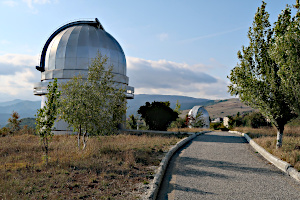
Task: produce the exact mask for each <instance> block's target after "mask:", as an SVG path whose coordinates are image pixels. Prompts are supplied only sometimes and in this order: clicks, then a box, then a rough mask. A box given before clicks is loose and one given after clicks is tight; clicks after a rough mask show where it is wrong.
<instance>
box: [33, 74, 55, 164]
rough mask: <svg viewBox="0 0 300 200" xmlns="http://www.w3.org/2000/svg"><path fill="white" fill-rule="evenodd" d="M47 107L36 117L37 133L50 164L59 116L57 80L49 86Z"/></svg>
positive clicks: (46, 160)
mask: <svg viewBox="0 0 300 200" xmlns="http://www.w3.org/2000/svg"><path fill="white" fill-rule="evenodd" d="M47 90H48V93H47V95H46V97H47V101H46V105H45V106H44V107H43V108H41V109H39V110H38V113H37V115H36V132H37V134H38V135H39V136H40V138H41V142H42V148H43V150H44V151H45V162H46V165H47V164H48V158H49V156H48V154H49V142H50V140H51V138H52V136H53V133H52V132H51V131H52V128H53V126H54V122H55V120H56V118H57V116H58V107H59V101H58V99H59V97H60V91H58V86H57V79H54V81H53V82H50V83H49V85H48V89H47Z"/></svg>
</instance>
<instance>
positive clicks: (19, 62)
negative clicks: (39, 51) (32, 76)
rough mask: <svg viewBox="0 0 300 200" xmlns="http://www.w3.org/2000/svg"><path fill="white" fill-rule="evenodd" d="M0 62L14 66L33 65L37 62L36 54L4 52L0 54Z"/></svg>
mask: <svg viewBox="0 0 300 200" xmlns="http://www.w3.org/2000/svg"><path fill="white" fill-rule="evenodd" d="M0 63H2V64H9V65H14V66H35V65H36V64H38V56H37V55H35V56H32V55H24V54H4V55H0Z"/></svg>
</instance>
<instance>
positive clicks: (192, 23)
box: [0, 0, 295, 102]
mask: <svg viewBox="0 0 300 200" xmlns="http://www.w3.org/2000/svg"><path fill="white" fill-rule="evenodd" d="M266 2H267V10H268V12H269V13H270V15H271V16H270V20H271V21H273V22H274V21H275V20H276V17H277V15H278V14H279V13H280V12H281V10H282V9H284V7H285V5H286V4H293V3H294V2H295V0H266ZM260 5H261V0H247V1H246V0H243V1H241V0H226V1H221V0H209V1H207V0H187V1H183V0H165V1H159V0H152V1H141V0H127V1H124V0H114V1H104V0H72V1H71V0H0V27H1V28H0V102H3V101H9V100H13V99H27V100H40V98H39V97H35V96H34V95H33V83H35V82H39V81H40V73H39V72H38V71H37V70H35V66H36V65H38V64H39V55H40V52H41V50H42V47H43V46H44V43H45V42H46V40H47V39H48V37H49V36H50V35H51V34H52V33H53V32H54V31H55V30H56V29H57V28H59V27H60V26H62V25H64V24H66V23H69V22H70V21H74V20H80V19H89V20H92V19H94V18H96V17H97V18H98V19H99V20H100V22H101V23H102V25H103V26H104V28H105V30H106V31H107V32H108V33H110V34H111V35H113V36H114V37H115V38H116V39H117V40H118V42H119V43H120V45H121V46H122V48H123V50H124V52H125V55H126V59H127V75H128V76H129V81H130V83H129V84H130V85H131V86H134V87H135V93H136V94H172V95H184V96H191V97H197V98H209V99H224V98H230V95H229V94H228V93H227V85H228V80H227V76H228V75H229V73H230V70H231V69H232V68H233V67H234V66H235V65H236V64H237V62H238V60H237V56H236V53H237V51H238V50H240V49H241V46H242V45H247V44H248V39H247V31H248V28H249V27H250V26H251V24H252V21H253V17H254V14H255V12H256V9H257V7H259V6H260Z"/></svg>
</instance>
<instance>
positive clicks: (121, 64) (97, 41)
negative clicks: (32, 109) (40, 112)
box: [33, 18, 134, 131]
mask: <svg viewBox="0 0 300 200" xmlns="http://www.w3.org/2000/svg"><path fill="white" fill-rule="evenodd" d="M98 52H99V53H100V54H101V55H102V56H107V58H108V60H107V63H106V66H105V68H106V69H107V68H108V67H109V66H111V65H113V71H112V72H113V74H114V82H115V83H116V86H117V87H123V88H125V89H126V91H127V92H126V98H127V99H133V98H134V88H133V87H131V86H128V82H129V79H128V77H127V76H126V58H125V54H124V52H123V50H122V47H121V46H120V44H119V43H118V42H117V40H116V39H115V38H114V37H113V36H111V35H110V34H109V33H107V32H106V31H105V30H104V28H103V26H102V25H101V23H100V22H99V20H98V19H97V18H96V19H95V21H74V22H71V23H68V24H66V25H64V26H62V27H60V28H59V29H57V30H56V31H55V32H54V33H52V35H51V36H50V37H49V39H48V40H47V41H46V43H45V45H44V47H43V50H42V54H41V58H40V65H39V66H37V67H36V69H37V70H39V71H40V72H41V82H38V83H35V84H34V89H33V93H34V95H38V96H42V103H41V106H42V107H43V106H44V105H45V101H46V96H45V95H46V94H47V86H48V84H49V82H51V81H53V79H54V78H57V82H58V83H62V82H67V81H69V80H70V79H72V78H73V77H74V76H76V75H79V74H81V75H82V76H83V78H87V74H88V67H89V65H90V64H91V60H92V59H94V58H95V57H96V56H97V55H98ZM91 92H92V91H91ZM55 130H56V131H66V130H68V124H67V123H65V122H63V121H59V122H56V123H55Z"/></svg>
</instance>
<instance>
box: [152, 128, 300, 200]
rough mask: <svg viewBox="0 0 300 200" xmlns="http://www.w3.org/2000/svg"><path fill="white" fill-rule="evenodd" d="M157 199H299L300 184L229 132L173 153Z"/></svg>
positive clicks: (208, 135)
mask: <svg viewBox="0 0 300 200" xmlns="http://www.w3.org/2000/svg"><path fill="white" fill-rule="evenodd" d="M157 199H160V200H162V199H170V200H171V199H178V200H184V199H188V200H194V199H293V200H294V199H295V200H296V199H300V184H299V183H297V182H296V181H294V180H293V179H292V178H291V177H289V176H287V175H285V174H284V173H283V172H281V171H280V170H279V169H277V168H276V167H274V166H273V165H271V164H270V163H268V162H267V161H266V160H265V159H264V158H263V157H261V156H260V155H259V154H257V153H255V151H254V150H253V149H252V148H251V146H250V145H249V144H248V143H246V140H245V139H244V138H243V137H241V136H237V135H235V134H232V133H228V132H211V133H206V134H205V135H201V136H198V137H196V138H195V139H194V140H193V141H192V142H190V143H189V144H187V145H186V146H185V147H184V148H183V149H181V150H179V151H178V152H177V153H176V154H174V156H173V158H172V159H171V161H170V164H169V166H168V169H167V171H166V174H165V177H164V181H163V183H162V185H161V188H160V191H159V193H158V198H157Z"/></svg>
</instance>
